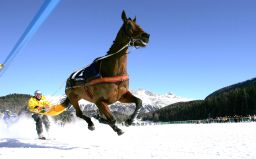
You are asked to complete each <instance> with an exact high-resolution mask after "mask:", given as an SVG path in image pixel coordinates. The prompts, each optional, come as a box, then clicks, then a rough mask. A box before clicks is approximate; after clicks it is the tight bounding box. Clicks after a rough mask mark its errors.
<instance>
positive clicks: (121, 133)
mask: <svg viewBox="0 0 256 159" xmlns="http://www.w3.org/2000/svg"><path fill="white" fill-rule="evenodd" d="M116 133H117V135H118V136H120V135H123V134H124V132H123V131H122V130H119V131H117V132H116Z"/></svg>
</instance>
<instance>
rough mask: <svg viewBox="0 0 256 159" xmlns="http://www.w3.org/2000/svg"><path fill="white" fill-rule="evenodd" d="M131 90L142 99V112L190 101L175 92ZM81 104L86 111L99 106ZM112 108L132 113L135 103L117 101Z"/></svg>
mask: <svg viewBox="0 0 256 159" xmlns="http://www.w3.org/2000/svg"><path fill="white" fill-rule="evenodd" d="M131 92H132V94H133V95H135V96H136V97H138V98H140V99H141V100H142V109H141V113H147V112H151V111H155V110H158V109H160V108H162V107H165V106H167V105H170V104H173V103H177V102H185V101H189V99H187V98H183V97H179V96H176V95H174V94H173V93H167V94H156V93H153V92H150V91H148V90H144V89H138V90H134V91H131ZM47 98H48V99H49V100H50V101H51V102H53V103H56V102H57V101H60V98H61V97H56V96H54V97H51V96H47ZM79 104H80V108H81V109H82V110H83V111H85V112H90V111H96V110H97V107H96V106H95V104H93V103H90V102H88V101H86V100H80V101H79ZM110 109H111V111H113V112H118V113H121V114H124V115H130V114H131V113H132V112H133V111H134V109H135V104H134V103H120V102H116V103H114V104H112V105H110Z"/></svg>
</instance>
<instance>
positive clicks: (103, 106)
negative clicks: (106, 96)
mask: <svg viewBox="0 0 256 159" xmlns="http://www.w3.org/2000/svg"><path fill="white" fill-rule="evenodd" d="M96 105H97V107H98V108H99V111H100V113H101V114H103V115H104V116H105V117H106V119H107V120H105V122H106V123H107V124H108V125H109V126H110V127H111V128H112V129H113V130H114V131H115V132H116V133H117V134H118V135H122V134H123V133H124V132H123V131H122V130H121V129H119V128H118V127H117V126H116V119H115V118H114V116H113V115H112V113H111V112H110V110H109V107H108V104H107V103H105V102H103V101H98V102H97V103H96Z"/></svg>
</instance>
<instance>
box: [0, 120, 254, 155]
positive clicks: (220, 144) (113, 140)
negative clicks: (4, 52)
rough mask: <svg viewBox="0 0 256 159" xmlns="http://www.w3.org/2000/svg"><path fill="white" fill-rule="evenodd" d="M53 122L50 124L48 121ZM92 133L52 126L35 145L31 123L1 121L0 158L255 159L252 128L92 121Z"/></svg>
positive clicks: (75, 126) (81, 125) (80, 126)
mask: <svg viewBox="0 0 256 159" xmlns="http://www.w3.org/2000/svg"><path fill="white" fill-rule="evenodd" d="M52 123H53V122H52ZM94 123H95V127H96V129H95V131H89V130H88V129H87V124H86V123H85V122H84V121H82V120H80V119H77V121H75V122H74V123H71V124H66V125H65V126H64V127H61V126H58V125H54V124H53V125H52V128H51V131H50V133H49V136H48V137H49V138H50V139H49V140H45V141H42V140H38V139H37V135H36V130H35V124H34V121H33V120H32V119H31V118H25V117H24V118H22V119H21V120H19V121H18V122H17V123H15V124H14V125H12V126H10V127H8V128H7V127H6V126H5V125H4V123H3V122H2V121H1V122H0V158H1V159H14V158H26V159H35V158H37V159H46V158H49V159H50V158H54V159H74V158H75V159H82V158H89V159H100V158H107V159H108V158H111V159H131V158H139V159H150V158H156V159H168V158H174V159H178V158H180V159H206V158H207V159H255V158H256V151H255V148H256V135H255V134H256V123H253V122H251V123H225V124H180V125H179V124H166V125H147V126H131V127H122V126H120V128H121V129H122V130H124V131H125V134H123V135H122V136H118V135H117V134H116V133H115V132H114V131H113V130H112V129H111V128H110V127H109V126H107V125H103V124H100V123H98V122H97V121H95V120H94Z"/></svg>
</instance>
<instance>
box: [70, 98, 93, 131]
mask: <svg viewBox="0 0 256 159" xmlns="http://www.w3.org/2000/svg"><path fill="white" fill-rule="evenodd" d="M69 100H70V103H71V104H72V105H73V107H74V108H75V110H76V116H77V117H79V118H82V119H84V120H85V121H86V122H87V123H88V129H89V130H91V131H93V130H95V127H94V124H93V122H92V120H91V118H89V117H87V116H85V115H83V112H82V111H81V109H80V107H79V103H78V101H79V100H78V99H76V98H72V97H69Z"/></svg>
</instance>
